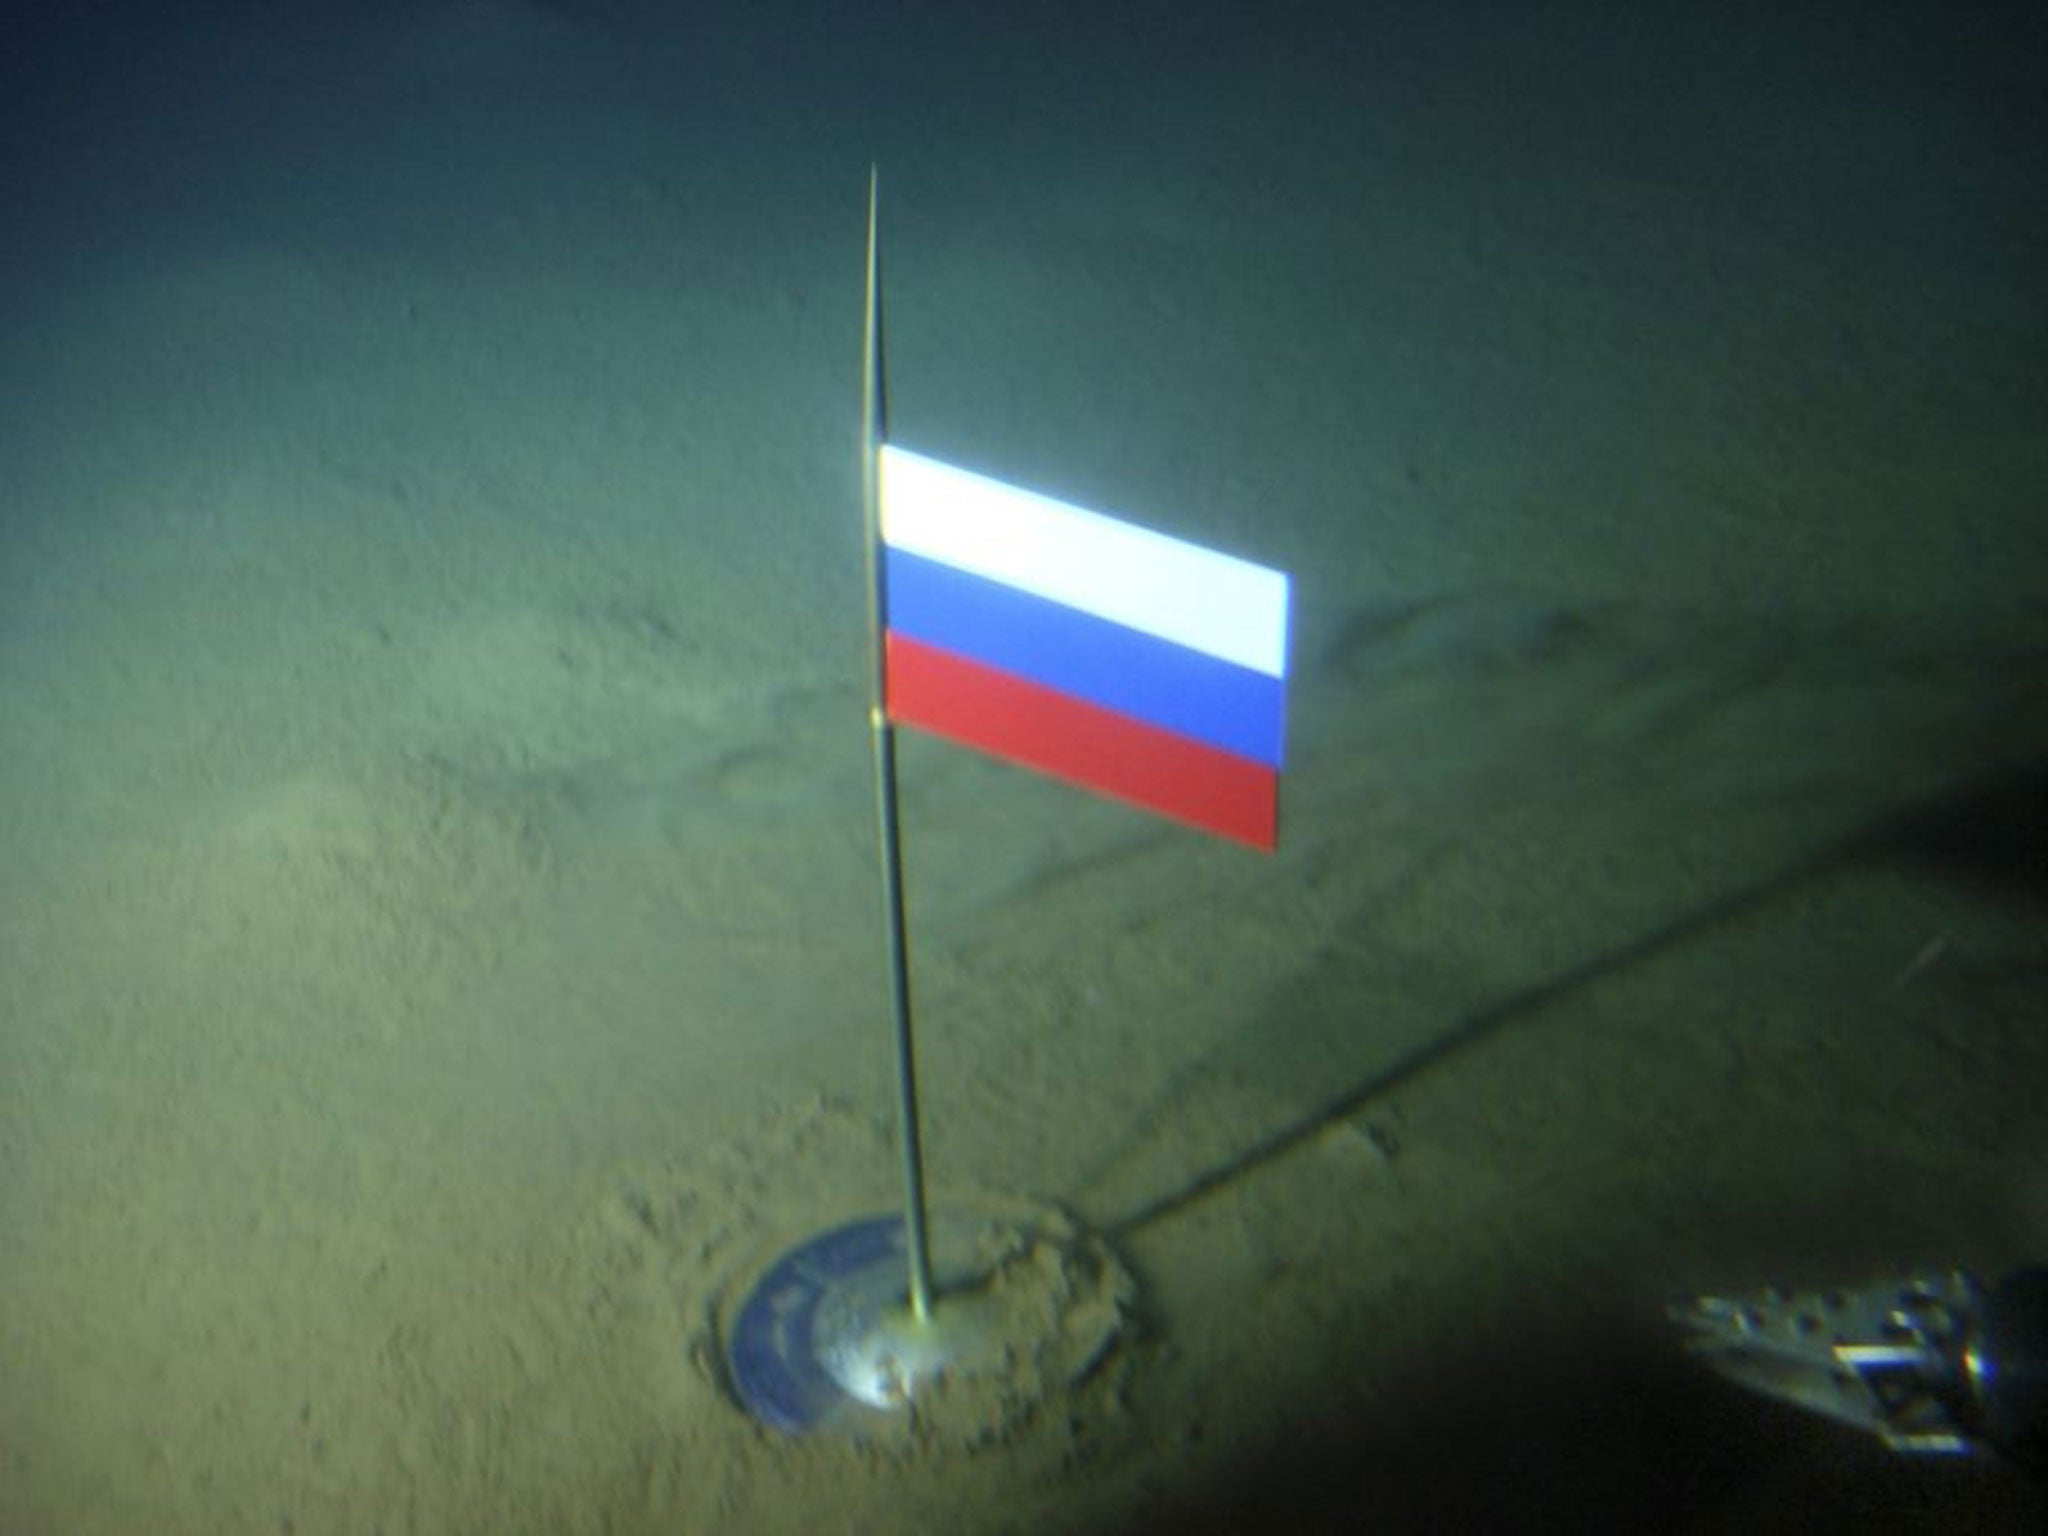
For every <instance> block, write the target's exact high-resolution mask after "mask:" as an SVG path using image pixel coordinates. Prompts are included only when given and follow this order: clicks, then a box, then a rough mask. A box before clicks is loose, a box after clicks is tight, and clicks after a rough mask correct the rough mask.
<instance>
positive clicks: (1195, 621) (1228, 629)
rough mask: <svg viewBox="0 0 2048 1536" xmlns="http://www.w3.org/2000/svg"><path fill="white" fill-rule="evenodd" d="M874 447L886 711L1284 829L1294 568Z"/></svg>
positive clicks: (1242, 832) (1125, 787)
mask: <svg viewBox="0 0 2048 1536" xmlns="http://www.w3.org/2000/svg"><path fill="white" fill-rule="evenodd" d="M877 453H878V466H877V474H878V478H879V481H880V485H879V500H880V521H881V543H882V551H881V566H880V570H879V573H878V580H879V581H880V582H881V584H882V588H881V593H880V594H879V595H880V599H881V604H880V606H881V614H882V622H883V647H884V650H883V675H884V701H885V709H886V711H887V715H888V718H889V719H891V720H893V721H897V722H900V723H902V724H905V725H913V726H916V727H918V728H920V729H922V730H926V731H930V732H932V733H934V734H935V735H939V736H943V737H947V738H949V739H951V740H953V741H957V742H960V743H962V744H964V745H966V746H970V747H974V748H977V749H979V750H981V751H984V752H989V753H993V754H994V755H996V756H998V757H1003V758H1007V759H1009V760H1011V761H1013V762H1018V763H1022V764H1024V765H1026V766H1028V767H1031V768H1035V769H1038V770H1039V771H1041V772H1043V773H1048V774H1052V775H1053V776H1055V777H1057V778H1062V779H1066V780H1068V781H1069V782H1071V783H1075V784H1079V785H1081V786H1083V787H1085V788H1088V789H1093V790H1096V791H1099V792H1101V793H1103V794H1107V795H1111V796H1114V797H1115V798H1117V799H1120V800H1125V801H1128V802H1130V803H1132V804H1135V805H1139V806H1143V807H1146V808H1148V809H1150V810H1154V811H1158V812H1160V813H1162V814H1164V815H1167V816H1171V817H1174V818H1176V819H1178V820H1180V821H1184V822H1187V823H1189V824H1190V825H1193V826H1196V827H1200V828H1202V829H1204V830H1206V831H1210V832H1215V833H1218V834H1220V835H1222V836H1224V837H1230V838H1235V839H1236V840H1238V841H1240V842H1244V843H1249V844H1251V845H1252V846H1253V847H1257V848H1264V849H1271V848H1272V847H1274V846H1275V844H1276V842H1277V840H1278V834H1279V778H1280V764H1281V745H1282V738H1283V736H1284V733H1285V723H1286V722H1285V703H1286V698H1285V694H1286V677H1287V604H1288V583H1287V577H1286V576H1285V575H1284V574H1283V573H1281V572H1279V571H1275V570H1270V569H1268V568H1267V567H1265V566H1261V565H1254V564H1252V563H1250V562H1249V561H1245V560H1239V559H1236V558H1235V557H1233V556H1230V555H1225V554H1221V553H1219V552H1218V551H1216V550H1212V549H1205V548H1203V547H1201V546H1200V545H1197V544H1189V543H1187V542H1185V541H1183V540H1180V539H1174V538H1169V537H1167V536H1166V535H1164V534H1160V533H1155V532H1152V531H1151V530H1149V529H1146V528H1140V527H1138V526H1136V525H1135V524H1132V523H1126V522H1121V521H1119V520H1117V519H1115V518H1111V517H1105V516H1103V515H1102V514H1101V513H1098V512H1089V511H1085V510H1083V509H1082V508H1080V507H1076V506H1070V505H1068V504H1067V503H1065V502H1060V501H1055V500H1053V499H1052V498H1050V497H1046V496H1040V495H1038V494H1036V493H1034V492H1031V491H1027V490H1023V489H1020V488H1018V487H1016V486H1013V485H1006V484H1004V483H1002V482H1001V481H998V480H991V479H989V478H988V477H986V476H984V475H978V474H974V473H972V472H971V471H968V470H964V469H959V468H956V467H954V466H953V465H950V464H942V463H940V462H938V461H937V460H935V459H929V458H926V457H924V456H923V455H921V454H916V453H911V452H909V451H908V450H906V449H902V448H898V447H897V446H895V445H894V444H893V443H882V444H880V445H878V448H877Z"/></svg>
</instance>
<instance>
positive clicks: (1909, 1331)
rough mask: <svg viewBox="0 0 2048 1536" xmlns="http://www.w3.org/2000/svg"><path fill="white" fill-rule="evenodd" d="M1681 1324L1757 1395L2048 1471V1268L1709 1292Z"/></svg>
mask: <svg viewBox="0 0 2048 1536" xmlns="http://www.w3.org/2000/svg"><path fill="white" fill-rule="evenodd" d="M1671 1317H1672V1319H1673V1321H1675V1322H1676V1323H1678V1325H1679V1326H1680V1328H1681V1329H1682V1330H1683V1332H1684V1335H1685V1345H1686V1348H1687V1349H1688V1350H1689V1351H1690V1352H1691V1353H1692V1354H1694V1355H1695V1356H1697V1357H1699V1358H1700V1359H1702V1360H1704V1361H1705V1362H1706V1363H1707V1364H1709V1365H1710V1366H1712V1367H1713V1368H1714V1369H1715V1370H1716V1371H1718V1372H1719V1373H1720V1374H1721V1375H1723V1376H1725V1377H1727V1378H1728V1379H1729V1380H1731V1381H1734V1382H1736V1383H1737V1384H1739V1385H1741V1386H1744V1387H1747V1388H1748V1389H1750V1390H1751V1391H1753V1392H1760V1393H1762V1394H1764V1395H1765V1396H1767V1397H1773V1398H1777V1399H1778V1400H1779V1401H1781V1402H1786V1403H1791V1404H1793V1405H1794V1406H1796V1407H1799V1408H1803V1409H1805V1410H1807V1411H1808V1412H1811V1413H1817V1414H1821V1415H1823V1416H1824V1417H1827V1418H1831V1419H1834V1420H1836V1421H1838V1422H1840V1423H1843V1424H1848V1425H1850V1426H1852V1427H1853V1428H1856V1429H1859V1430H1863V1431H1865V1432H1866V1433H1869V1434H1873V1435H1876V1436H1877V1437H1878V1438H1879V1439H1881V1440H1882V1441H1883V1442H1884V1443H1885V1444H1886V1445H1887V1446H1889V1447H1891V1449H1893V1450H1895V1451H1899V1452H1901V1453H1904V1454H1908V1455H1970V1454H1975V1453H1978V1452H1980V1451H1983V1450H1987V1449H1988V1450H1991V1451H1995V1452H1997V1453H1998V1454H1999V1455H2001V1456H2003V1457H2005V1458H2007V1459H2008V1460H2011V1461H2014V1462H2016V1463H2018V1464H2019V1465H2021V1466H2023V1467H2026V1468H2027V1469H2028V1470H2030V1471H2032V1472H2034V1473H2036V1474H2043V1475H2048V1268H2042V1269H2025V1270H2020V1271H2018V1272H2017V1273H2015V1274H2012V1275H2010V1276H2008V1277H2007V1278H2006V1279H2005V1280H2004V1281H2002V1282H2000V1284H1999V1285H1997V1286H1996V1287H1995V1288H1992V1289H1990V1290H1986V1289H1985V1288H1984V1287H1983V1286H1982V1285H1980V1284H1979V1283H1978V1282H1977V1281H1976V1280H1975V1279H1973V1278H1972V1277H1971V1276H1969V1275H1967V1274H1964V1273H1963V1272H1962V1271H1960V1270H1951V1271H1948V1272H1946V1273H1934V1274H1920V1275H1908V1276H1904V1277H1894V1278H1890V1279H1885V1280H1880V1281H1878V1282H1876V1283H1873V1284H1870V1285H1866V1286H1863V1287H1861V1288H1860V1289H1856V1290H1824V1291H1799V1292H1793V1291H1781V1290H1776V1289H1773V1290H1766V1291H1762V1292H1759V1293H1758V1294H1756V1295H1753V1296H1742V1297H1728V1296H1702V1297H1699V1298H1698V1299H1696V1300H1694V1301H1691V1302H1689V1303H1687V1304H1685V1305H1683V1306H1678V1307H1673V1308H1672V1309H1671Z"/></svg>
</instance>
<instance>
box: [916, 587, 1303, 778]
mask: <svg viewBox="0 0 2048 1536" xmlns="http://www.w3.org/2000/svg"><path fill="white" fill-rule="evenodd" d="M883 558H884V561H885V568H884V580H885V581H886V582H887V584H888V585H887V593H888V613H887V614H886V615H885V622H886V623H887V625H888V627H889V628H890V629H892V630H895V631H897V632H898V633H900V634H904V635H908V636H909V637H910V638H911V639H913V640H921V641H923V642H924V643H925V644H927V645H935V646H939V647H941V648H943V649H945V650H949V651H952V652H955V653H956V654H958V655H962V656H965V657H968V658H969V659H971V660H974V661H978V662H981V663H983V664H984V665H987V666H991V667H997V668H1000V669H1001V670H1003V671H1005V672H1009V673H1013V674H1015V675H1016V676H1019V677H1023V678H1028V679H1030V680H1031V681H1032V682H1035V683H1039V684H1041V685H1043V686H1045V687H1047V688H1056V689H1058V690H1059V691H1060V692H1062V693H1070V694H1073V695H1074V696H1075V697H1077V698H1082V699H1086V700H1087V701H1088V702H1089V703H1091V704H1098V705H1101V706H1102V707H1103V708H1105V709H1113V710H1116V711H1118V712H1119V713H1121V714H1126V715H1129V716H1131V717H1133V718H1134V719H1138V720H1143V721H1145V722H1147V723H1148V724H1151V725H1156V726H1158V727H1160V728H1161V729H1163V730H1168V731H1173V732H1176V733H1177V734H1179V735H1183V736H1187V737H1190V738H1192V739H1194V740H1196V741H1200V742H1205V743H1207V744H1208V745H1209V746H1212V747H1219V748H1221V749H1222V750H1224V751H1226V752H1235V753H1237V754H1238V755H1239V756H1240V757H1246V758H1250V759H1251V760H1252V761H1254V762H1258V763H1263V764H1265V765H1266V766H1267V767H1269V768H1273V769H1275V770H1277V769H1278V768H1279V767H1280V757H1281V744H1282V740H1283V736H1284V732H1285V690H1286V684H1285V683H1284V682H1283V681H1282V680H1281V679H1280V678H1277V677H1272V676H1269V675H1267V674H1266V673H1263V672H1258V671H1254V670H1253V669H1252V668H1249V667H1241V666H1238V665H1236V664H1235V663H1233V662H1228V661H1222V660H1219V659H1218V658H1216V657H1214V656H1207V655H1204V654H1203V653H1202V652H1200V651H1194V650H1189V649H1188V648H1187V647H1185V646H1180V645H1175V644H1174V643H1173V642H1171V641H1169V640H1161V639H1160V638H1158V637H1157V636H1155V635H1148V634H1145V633H1144V632H1143V631H1140V630H1135V629H1131V628H1129V627H1127V626H1126V625H1122V624H1116V623H1112V622H1111V621H1109V620H1107V619H1100V618H1097V617H1095V616H1094V615H1093V614H1088V613H1083V612H1081V611H1080V610H1078V609H1075V608H1069V607H1067V606H1066V605H1065V604H1062V603H1055V602H1051V601H1049V600H1047V599H1046V598H1042V597H1038V596H1035V595H1033V594H1032V593H1029V592H1024V591H1020V590H1019V589H1017V588H1015V587H1011V586H1006V585H1004V584H1003V583H1001V582H997V581H990V580H988V579H987V578H986V577H982V576H975V575H972V574H970V573H968V572H966V571H962V570H958V569H956V568H955V567H953V566H949V565H943V564H941V563H939V562H938V561H935V560H929V559H926V558H925V557H924V556H922V555H914V554H911V553H910V552H909V551H907V550H902V549H895V548H885V549H884V551H883Z"/></svg>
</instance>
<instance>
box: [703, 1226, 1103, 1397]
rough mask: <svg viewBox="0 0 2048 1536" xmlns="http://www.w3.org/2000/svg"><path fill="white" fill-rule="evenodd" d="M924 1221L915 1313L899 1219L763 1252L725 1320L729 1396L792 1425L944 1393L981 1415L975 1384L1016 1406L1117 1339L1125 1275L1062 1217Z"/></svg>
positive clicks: (1079, 1369) (1072, 1374) (1081, 1368)
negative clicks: (921, 1305) (926, 1270)
mask: <svg viewBox="0 0 2048 1536" xmlns="http://www.w3.org/2000/svg"><path fill="white" fill-rule="evenodd" d="M930 1232H931V1245H932V1268H933V1271H934V1282H935V1284H936V1287H937V1292H936V1295H935V1297H934V1299H933V1304H932V1308H931V1313H930V1315H929V1316H928V1317H926V1318H923V1319H920V1318H917V1317H916V1316H914V1315H913V1314H912V1312H911V1309H910V1305H909V1254H908V1249H907V1246H906V1238H905V1236H904V1223H903V1218H902V1217H901V1216H870V1217H866V1218H863V1219H862V1220H859V1221H853V1222H849V1223H847V1224H845V1225H844V1226H839V1227H833V1228H831V1229H829V1230H828V1231H825V1232H823V1233H820V1234H818V1235H817V1236H815V1237H812V1238H809V1239H807V1240H806V1241H804V1242H801V1243H798V1244H797V1245H796V1246H795V1247H793V1248H790V1249H788V1250H787V1251H785V1252H783V1253H782V1254H781V1255H780V1256H779V1257H777V1258H776V1259H774V1260H773V1261H772V1262H770V1264H769V1265H768V1267H767V1269H766V1270H765V1271H764V1272H762V1273H761V1274H760V1276H759V1278H758V1279H757V1280H755V1281H754V1283H753V1284H752V1285H751V1286H750V1287H748V1288H747V1289H746V1290H745V1291H744V1293H743V1294H742V1295H741V1296H740V1297H739V1299H738V1301H737V1303H736V1305H735V1306H734V1307H733V1308H732V1309H731V1310H730V1312H729V1315H728V1317H727V1320H726V1323H725V1327H724V1335H725V1366H726V1372H727V1378H728V1380H729V1382H730V1384H731V1387H732V1390H733V1394H734V1395H735V1396H736V1397H737V1398H738V1399H739V1401H740V1405H741V1406H742V1407H744V1408H745V1409H746V1410H747V1412H749V1413H750V1414H752V1415H753V1416H754V1417H755V1418H756V1419H758V1420H760V1421H761V1422H762V1423H764V1424H767V1425H769V1426H771V1427H772V1428H775V1429H779V1430H782V1431H785V1432H787V1433H790V1434H801V1433H805V1432H808V1431H811V1430H815V1429H820V1428H830V1429H840V1430H848V1431H852V1432H854V1433H859V1432H860V1431H861V1430H863V1429H878V1428H883V1427H886V1426H887V1425H889V1424H890V1423H893V1422H897V1421H899V1420H900V1418H901V1416H902V1414H903V1411H904V1410H905V1409H907V1408H909V1407H911V1406H912V1405H917V1406H919V1407H929V1406H931V1405H932V1404H933V1403H934V1402H935V1401H936V1400H938V1399H940V1398H946V1399H948V1400H949V1401H952V1402H954V1403H956V1404H958V1405H960V1406H961V1411H963V1412H966V1413H970V1414H978V1415H979V1416H980V1418H981V1419H985V1418H986V1417H987V1405H986V1404H977V1401H976V1399H977V1394H979V1395H980V1396H982V1397H987V1398H989V1399H991V1400H997V1399H999V1400H1000V1401H1001V1402H1002V1403H1003V1404H1004V1405H1006V1406H1008V1407H1014V1406H1015V1405H1016V1404H1017V1403H1019V1402H1020V1401H1026V1400H1028V1397H1029V1395H1030V1394H1032V1393H1035V1392H1041V1391H1043V1390H1046V1389H1049V1388H1055V1387H1061V1386H1064V1385H1067V1384H1068V1383H1069V1382H1070V1381H1072V1380H1074V1379H1078V1377H1079V1376H1081V1375H1084V1374H1086V1372H1087V1371H1088V1370H1090V1369H1092V1368H1093V1366H1094V1364H1095V1363H1096V1362H1098V1361H1099V1360H1100V1359H1101V1358H1102V1357H1103V1356H1104V1355H1105V1354H1106V1353H1107V1352H1108V1350H1109V1348H1110V1347H1111V1346H1112V1345H1113V1344H1114V1342H1115V1335H1116V1333H1117V1331H1118V1329H1119V1327H1120V1326H1121V1322H1122V1318H1123V1315H1124V1312H1125V1310H1126V1308H1127V1306H1128V1303H1129V1301H1130V1298H1131V1294H1132V1287H1131V1285H1130V1282H1129V1279H1128V1277H1127V1276H1126V1275H1124V1273H1123V1271H1122V1269H1121V1268H1120V1267H1117V1266H1115V1265H1114V1263H1113V1261H1107V1260H1106V1255H1105V1254H1104V1252H1103V1250H1101V1248H1100V1246H1099V1245H1096V1244H1089V1243H1085V1242H1084V1241H1083V1240H1082V1239H1081V1238H1080V1237H1079V1235H1078V1234H1077V1233H1076V1232H1075V1231H1074V1229H1073V1228H1072V1227H1071V1225H1070V1224H1067V1223H1066V1222H1065V1221H1064V1220H1063V1219H1062V1218H1057V1217H1052V1218H1042V1219H1038V1220H1021V1221H1020V1220H1019V1219H1016V1218H1014V1217H995V1216H975V1215H967V1214H960V1213H935V1214H934V1215H933V1217H932V1218H931V1223H930ZM1090 1296H1093V1297H1094V1301H1093V1304H1092V1305H1088V1306H1086V1307H1083V1308H1077V1307H1075V1306H1072V1305H1069V1303H1070V1302H1071V1301H1072V1300H1073V1299H1075V1298H1080V1299H1082V1300H1083V1301H1086V1299H1087V1298H1089V1297H1090ZM985 1427H986V1426H985Z"/></svg>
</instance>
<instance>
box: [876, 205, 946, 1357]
mask: <svg viewBox="0 0 2048 1536" xmlns="http://www.w3.org/2000/svg"><path fill="white" fill-rule="evenodd" d="M880 190H881V175H880V172H879V170H878V169H877V168H876V167H874V166H870V167H869V168H868V301H867V324H866V335H865V340H864V345H863V348H862V351H863V362H864V365H865V371H866V375H867V377H866V382H865V385H864V387H863V389H862V392H861V442H862V462H861V480H862V501H863V503H864V506H865V511H866V517H867V565H868V665H869V680H868V683H869V692H868V726H869V730H870V732H871V734H872V736H873V739H874V750H875V828H876V834H877V841H878V842H879V844H880V852H881V866H882V919H883V924H884V927H885V928H886V930H887V933H888V943H889V999H890V1003H891V1005H892V1007H893V1008H894V1011H895V1016H896V1099H897V1109H898V1111H899V1114H900V1117H901V1119H902V1124H903V1222H904V1228H905V1233H906V1236H907V1238H908V1240H909V1249H910V1312H911V1316H912V1317H914V1318H915V1319H916V1320H917V1321H918V1322H920V1323H922V1322H925V1321H926V1320H927V1319H929V1318H930V1316H931V1311H932V1253H931V1234H930V1228H929V1224H928V1222H927V1220H926V1213H925V1196H924V1141H923V1134H922V1132H921V1130H920V1128H919V1124H918V1114H917V1053H916V1047H915V1044H914V1042H913V1036H912V1030H911V1013H910V940H909V936H908V932H907V926H906V924H905V921H904V911H903V839H902V834H901V832H900V830H899V827H898V822H897V814H896V730H895V727H894V726H892V725H891V724H890V723H889V708H888V701H887V697H886V691H887V687H888V662H887V658H886V655H885V653H884V649H883V638H882V626H883V623H884V621H885V619H886V617H887V613H888V592H887V587H886V572H885V569H884V566H883V562H882V464H881V449H882V442H883V440H884V439H885V438H886V437H887V436H888V431H889V420H888V417H889V402H888V393H887V390H886V388H885V380H884V377H883V364H882V252H881V237H880V225H879V222H878V216H879V212H880Z"/></svg>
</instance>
